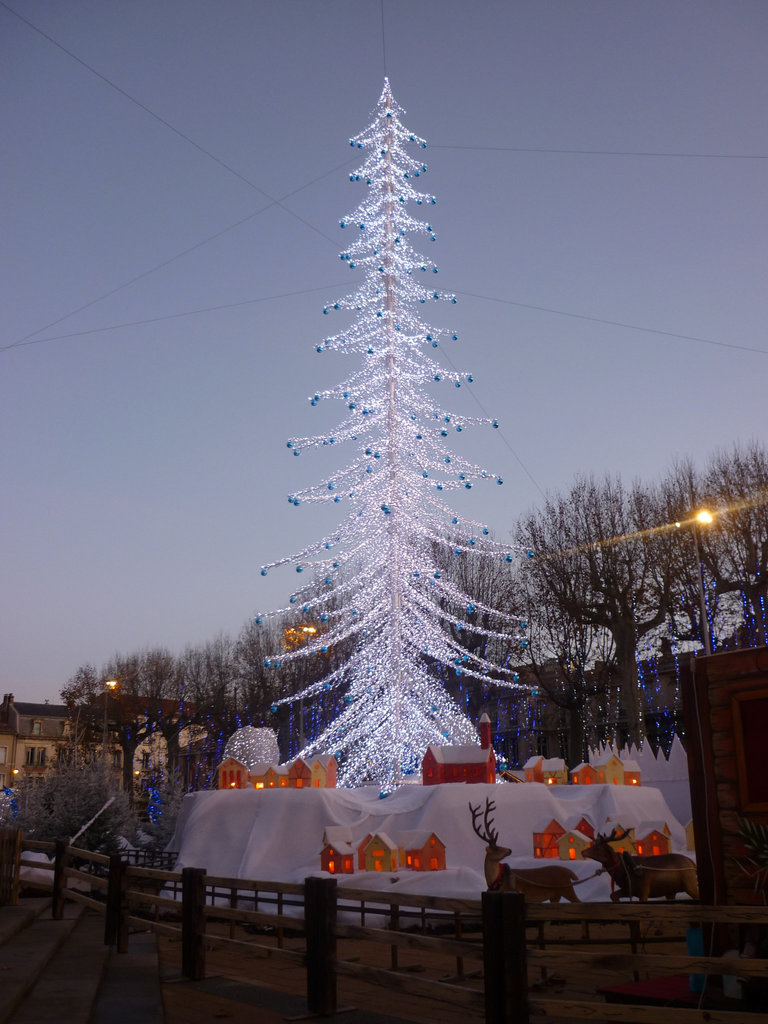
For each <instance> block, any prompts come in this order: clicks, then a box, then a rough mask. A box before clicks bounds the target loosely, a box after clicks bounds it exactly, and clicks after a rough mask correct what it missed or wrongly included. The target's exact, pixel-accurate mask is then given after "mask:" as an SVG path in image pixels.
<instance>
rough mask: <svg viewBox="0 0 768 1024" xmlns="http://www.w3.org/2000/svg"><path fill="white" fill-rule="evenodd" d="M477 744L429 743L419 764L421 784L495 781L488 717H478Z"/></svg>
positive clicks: (494, 762) (494, 764) (494, 759)
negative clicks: (478, 737)
mask: <svg viewBox="0 0 768 1024" xmlns="http://www.w3.org/2000/svg"><path fill="white" fill-rule="evenodd" d="M479 725H480V746H479V747H478V746H477V744H475V743H465V744H460V745H457V746H437V745H436V744H430V745H429V746H428V747H427V752H426V753H425V755H424V758H423V760H422V763H421V773H422V774H421V777H422V782H423V784H424V785H425V786H436V785H439V784H440V783H443V782H495V781H496V758H495V756H494V753H493V747H492V746H491V720H490V718H489V717H488V715H485V714H484V715H482V716H481V718H480V723H479Z"/></svg>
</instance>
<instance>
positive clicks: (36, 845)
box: [21, 839, 56, 856]
mask: <svg viewBox="0 0 768 1024" xmlns="http://www.w3.org/2000/svg"><path fill="white" fill-rule="evenodd" d="M21 848H22V850H44V851H45V853H50V854H51V856H53V854H54V853H55V852H56V844H55V843H51V842H44V841H43V840H42V839H25V840H24V841H23V842H22V844H21Z"/></svg>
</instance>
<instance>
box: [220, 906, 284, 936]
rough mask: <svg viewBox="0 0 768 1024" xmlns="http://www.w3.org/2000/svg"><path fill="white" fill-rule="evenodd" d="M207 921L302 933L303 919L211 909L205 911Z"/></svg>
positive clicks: (224, 908)
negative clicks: (253, 925) (235, 922)
mask: <svg viewBox="0 0 768 1024" xmlns="http://www.w3.org/2000/svg"><path fill="white" fill-rule="evenodd" d="M204 914H205V918H206V920H207V921H215V920H219V921H239V922H241V923H242V924H259V925H264V926H266V927H267V928H293V929H294V930H296V931H302V930H303V928H304V918H303V917H288V916H287V915H286V914H269V913H266V912H264V911H261V910H241V909H240V908H238V907H211V906H206V908H205V910H204Z"/></svg>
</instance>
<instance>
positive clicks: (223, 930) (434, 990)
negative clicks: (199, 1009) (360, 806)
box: [21, 841, 768, 1024]
mask: <svg viewBox="0 0 768 1024" xmlns="http://www.w3.org/2000/svg"><path fill="white" fill-rule="evenodd" d="M32 849H35V850H41V849H45V850H46V851H47V852H51V853H54V854H55V860H54V862H53V864H51V865H50V872H51V876H52V877H51V886H50V889H51V891H52V894H53V913H54V916H60V915H61V914H62V913H63V907H64V901H65V900H74V901H76V902H78V903H81V904H83V905H85V906H87V907H89V908H91V909H94V910H97V911H98V912H100V913H103V914H104V919H105V931H104V937H105V943H107V944H109V945H112V946H115V947H116V949H117V951H118V952H124V951H126V950H127V942H128V932H129V929H130V928H137V929H142V930H147V929H151V930H153V931H155V932H156V933H157V934H159V935H166V936H172V937H175V938H177V939H179V940H180V944H181V968H182V973H183V974H184V975H185V976H186V977H187V978H190V979H201V978H203V977H205V971H206V950H207V949H211V948H217V947H225V948H230V949H233V950H242V951H249V952H252V953H253V952H259V951H266V952H268V954H269V956H270V957H273V958H279V959H282V960H284V961H285V962H288V963H291V964H294V965H295V966H296V967H298V968H300V969H302V970H304V971H305V972H306V978H305V984H306V993H307V1005H308V1010H309V1012H310V1013H311V1014H313V1015H318V1016H327V1015H330V1014H332V1013H334V1012H335V1010H336V992H337V982H338V980H339V979H340V978H350V979H354V980H356V981H358V982H365V983H367V984H371V985H379V986H384V987H386V988H387V989H389V990H390V991H398V992H405V993H407V994H410V995H413V996H418V997H426V998H429V999H432V1000H438V1001H441V1002H447V1003H451V1004H453V1005H456V1006H461V1007H462V1008H465V1010H466V1013H467V1018H468V1019H476V1020H482V1019H484V1020H485V1021H486V1022H493V1024H496V1022H498V1024H502V1022H507V1021H512V1020H514V1021H515V1024H527V1022H528V1021H529V1020H530V1018H531V1017H535V1018H536V1019H537V1020H541V1021H547V1022H548V1021H557V1020H563V1019H565V1020H569V1021H577V1020H594V1021H626V1022H636V1024H644V1022H645V1024H672V1021H673V1017H672V1014H674V1024H704V1022H707V1024H747V1022H748V1024H754V1022H755V1020H756V1019H759V1018H756V1017H755V1016H754V1015H753V1014H751V1013H747V1012H744V1010H743V1008H742V1007H741V1006H740V1004H739V1002H738V1001H737V1000H730V1001H728V1002H727V1003H726V1001H725V1000H723V998H722V994H721V995H720V997H719V1002H718V998H717V996H713V995H712V990H713V989H714V988H715V981H714V979H715V978H716V977H717V976H722V975H737V976H738V977H741V978H754V977H758V978H760V977H763V978H764V977H766V976H768V960H765V959H757V958H754V959H745V958H736V957H720V956H690V955H683V953H682V952H681V951H682V950H683V949H685V945H684V941H683V940H684V932H685V931H686V930H687V929H688V928H690V927H691V926H692V925H695V926H697V927H700V928H703V929H705V930H707V929H709V930H711V929H712V928H713V927H717V928H719V929H721V930H722V929H723V928H731V929H737V928H740V927H744V926H752V927H759V928H762V929H763V934H765V929H766V928H767V927H768V909H766V908H761V907H704V906H700V905H699V904H696V903H692V902H689V901H687V902H684V903H677V904H658V903H650V904H637V903H622V904H615V903H611V904H600V903H578V904H567V905H560V904H526V903H525V901H524V899H523V897H522V896H521V895H520V894H518V893H496V892H490V893H489V892H486V893H483V894H482V898H481V899H480V900H461V899H442V898H439V897H433V896H418V895H413V894H396V893H391V892H374V891H370V890H363V889H355V888H351V887H346V886H342V885H340V884H338V882H337V880H336V879H333V878H307V879H306V880H305V882H304V883H303V884H288V883H277V882H269V881H253V880H246V879H241V878H228V877H218V876H210V875H207V874H206V872H205V871H204V870H202V869H198V868H185V869H184V870H183V871H181V872H180V873H177V872H172V871H169V870H162V869H157V868H150V867H141V866H137V865H134V864H127V863H126V862H125V860H124V859H123V858H121V857H120V856H115V857H104V856H103V855H100V854H93V853H88V852H86V851H83V850H78V849H75V848H73V847H68V846H66V845H65V844H63V843H57V844H55V847H54V845H53V844H42V843H32V842H29V841H24V843H23V847H22V855H21V864H22V866H23V865H24V864H25V863H27V861H26V860H25V858H24V852H25V851H27V850H32ZM29 866H33V867H36V868H40V867H41V866H42V865H41V864H40V863H39V862H37V861H34V862H29ZM72 883H75V884H76V885H77V884H80V883H82V886H83V887H89V888H88V891H87V892H83V891H78V889H77V888H72V887H71V886H72ZM651 926H653V928H654V929H656V928H661V929H662V934H660V935H653V934H650V933H649V928H650V927H651ZM255 929H262V930H264V929H268V930H269V934H253V932H254V930H255ZM655 943H666V944H667V945H666V948H664V947H657V948H664V952H653V951H652V950H653V948H654V945H655ZM352 944H353V948H354V955H350V952H349V950H350V947H351V946H352ZM670 946H671V948H670ZM384 947H389V957H388V960H389V963H388V964H387V966H382V965H381V960H382V957H381V955H380V951H381V950H382V949H383V948H384ZM705 948H708V947H705ZM376 950H378V951H379V953H378V955H374V954H375V952H376ZM413 951H416V952H417V953H418V954H419V956H420V957H423V959H424V960H425V961H429V962H430V963H441V964H442V965H443V966H442V967H441V969H440V970H439V971H433V972H432V973H433V974H435V975H436V976H435V977H429V976H427V974H428V973H429V972H426V971H424V972H422V973H420V974H419V975H418V976H416V974H415V973H412V972H409V971H408V969H407V965H405V964H404V963H402V962H401V957H403V958H405V957H406V953H408V954H409V955H410V953H412V952H413ZM371 961H373V963H372V962H371ZM404 968H405V969H404ZM220 969H221V967H220V965H218V964H217V970H220ZM649 974H650V975H651V976H652V977H664V976H668V975H670V974H672V975H684V976H686V977H687V976H688V975H701V976H704V977H705V978H707V979H708V981H707V983H706V989H707V990H706V991H705V992H704V994H703V997H702V1002H701V1006H700V1007H694V1008H688V1009H686V1008H683V1009H681V1008H679V1007H677V1006H676V1007H675V1008H674V1009H672V1008H669V1009H667V1008H664V1007H658V1006H653V1007H650V1006H643V1005H615V1004H612V1003H608V1002H606V1001H604V1000H603V999H602V998H601V997H599V996H596V995H595V989H600V988H610V986H611V985H616V984H617V983H620V982H628V981H632V980H633V979H634V980H636V981H637V980H639V979H640V978H641V975H642V976H643V977H645V976H647V975H649ZM553 978H559V979H561V980H562V981H563V982H564V984H563V985H562V986H556V987H552V986H548V985H547V984H542V983H541V979H553ZM585 978H587V979H589V981H590V986H591V987H590V986H585V982H584V979H585ZM710 978H711V979H712V980H709V979H710ZM580 995H581V997H580ZM729 1004H730V1005H732V1006H733V1008H732V1009H727V1008H726V1009H724V1008H723V1005H725V1006H728V1005H729Z"/></svg>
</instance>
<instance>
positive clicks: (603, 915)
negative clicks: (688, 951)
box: [526, 900, 768, 924]
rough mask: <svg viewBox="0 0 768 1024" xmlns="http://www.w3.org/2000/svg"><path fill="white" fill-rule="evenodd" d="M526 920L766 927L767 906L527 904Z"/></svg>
mask: <svg viewBox="0 0 768 1024" xmlns="http://www.w3.org/2000/svg"><path fill="white" fill-rule="evenodd" d="M526 916H527V919H528V920H529V921H549V922H550V923H553V924H554V923H561V922H566V921H573V920H577V921H611V922H614V923H616V922H619V921H653V922H654V923H658V924H663V923H664V922H670V923H672V922H680V921H685V922H690V921H715V922H718V923H724V924H748V923H752V924H768V907H744V906H738V907H735V906H734V907H730V906H718V907H710V906H703V905H702V904H700V903H693V902H688V901H687V900H682V901H680V902H679V903H569V904H567V905H566V904H564V905H561V904H557V905H555V906H551V905H547V904H544V903H528V904H527V906H526Z"/></svg>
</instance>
